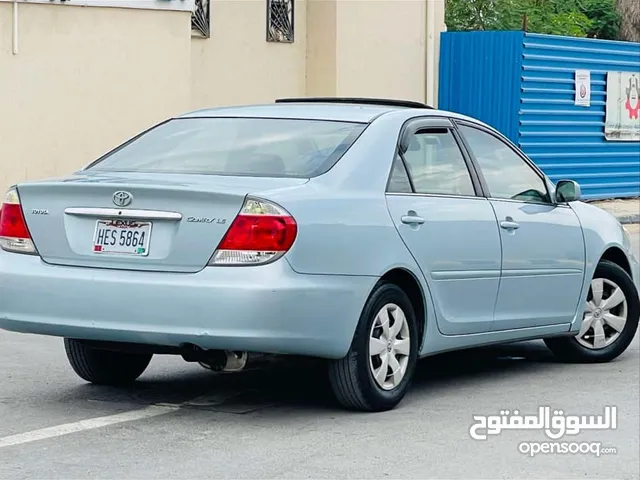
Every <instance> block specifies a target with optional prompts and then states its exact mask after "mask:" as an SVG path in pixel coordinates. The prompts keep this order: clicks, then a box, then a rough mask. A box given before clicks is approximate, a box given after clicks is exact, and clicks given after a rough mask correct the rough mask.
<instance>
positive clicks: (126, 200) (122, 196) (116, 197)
mask: <svg viewBox="0 0 640 480" xmlns="http://www.w3.org/2000/svg"><path fill="white" fill-rule="evenodd" d="M132 201H133V195H131V194H130V193H129V192H123V191H120V192H116V193H114V194H113V203H114V204H115V205H116V206H118V207H126V206H127V205H130V204H131V202H132Z"/></svg>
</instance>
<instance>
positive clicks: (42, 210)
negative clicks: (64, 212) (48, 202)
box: [31, 208, 49, 215]
mask: <svg viewBox="0 0 640 480" xmlns="http://www.w3.org/2000/svg"><path fill="white" fill-rule="evenodd" d="M31 215H49V210H47V209H46V208H34V209H32V210H31Z"/></svg>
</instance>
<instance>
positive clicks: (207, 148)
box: [87, 118, 367, 178]
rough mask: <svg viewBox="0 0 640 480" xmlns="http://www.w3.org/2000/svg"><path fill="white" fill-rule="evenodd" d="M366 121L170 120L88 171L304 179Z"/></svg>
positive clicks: (320, 169) (333, 158)
mask: <svg viewBox="0 0 640 480" xmlns="http://www.w3.org/2000/svg"><path fill="white" fill-rule="evenodd" d="M366 126H367V125H366V124H363V123H347V122H335V121H324V120H289V119H272V118H181V119H174V120H170V121H168V122H165V123H163V124H161V125H159V126H157V127H155V128H153V129H151V130H149V131H148V132H146V133H144V134H142V135H141V136H140V137H138V138H137V139H135V140H133V141H132V142H130V143H129V144H125V145H124V146H123V147H121V148H120V149H116V150H115V151H114V152H111V153H109V154H107V155H106V156H104V157H103V158H101V159H99V160H98V161H96V162H95V163H93V164H92V165H89V167H88V168H87V170H89V171H119V172H166V173H194V174H196V173H197V174H211V175H250V176H269V177H303V178H309V177H314V176H317V175H320V174H321V173H324V172H326V171H327V170H328V169H329V168H331V167H332V166H333V165H334V164H335V163H336V162H337V161H338V160H339V159H340V157H341V156H342V155H343V154H344V153H345V152H346V151H347V150H348V149H349V147H350V146H351V145H352V144H353V142H354V141H355V140H356V139H357V138H358V136H359V135H360V134H361V133H362V131H363V130H364V129H365V128H366Z"/></svg>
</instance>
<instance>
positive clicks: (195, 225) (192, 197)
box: [18, 173, 308, 273]
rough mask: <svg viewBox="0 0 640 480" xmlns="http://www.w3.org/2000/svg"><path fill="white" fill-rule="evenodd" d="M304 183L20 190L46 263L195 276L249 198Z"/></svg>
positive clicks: (117, 182) (152, 183) (156, 180)
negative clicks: (182, 273) (249, 196)
mask: <svg viewBox="0 0 640 480" xmlns="http://www.w3.org/2000/svg"><path fill="white" fill-rule="evenodd" d="M307 181H308V180H307V179H300V178H269V177H225V176H213V175H186V174H157V173H155V174H142V173H101V174H90V175H73V176H70V177H66V178H61V179H57V180H49V181H41V182H32V183H25V184H19V185H18V192H19V195H20V200H21V203H22V208H23V211H24V215H25V220H26V223H27V226H28V228H29V231H30V233H31V236H32V239H33V242H34V243H35V245H36V248H37V250H38V253H39V254H40V256H41V257H42V259H43V260H44V261H45V262H47V263H49V264H53V265H68V266H81V267H95V268H110V269H122V270H143V271H164V272H176V273H178V272H184V273H187V272H197V271H199V270H201V269H202V268H204V267H205V266H206V265H207V262H208V261H209V259H210V258H211V255H212V254H213V252H214V250H215V248H216V246H217V245H218V244H219V242H220V241H221V239H222V238H223V236H224V234H225V233H226V231H227V230H228V228H229V226H230V225H231V223H232V221H233V219H234V218H235V217H236V215H237V214H238V212H239V211H240V209H241V208H242V205H243V203H244V200H245V198H246V196H247V195H248V194H253V195H258V194H260V193H262V194H265V193H267V192H269V191H274V190H280V189H283V188H291V187H295V186H298V185H302V184H304V183H306V182H307Z"/></svg>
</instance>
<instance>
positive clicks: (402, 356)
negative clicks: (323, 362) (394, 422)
mask: <svg viewBox="0 0 640 480" xmlns="http://www.w3.org/2000/svg"><path fill="white" fill-rule="evenodd" d="M396 307H397V308H396ZM383 309H386V312H385V314H386V315H387V317H386V318H388V319H389V321H388V323H387V328H388V329H389V333H388V335H389V338H393V339H394V341H393V342H391V341H388V342H387V341H386V340H381V341H380V340H379V339H377V340H378V341H376V340H374V342H375V345H374V346H378V348H381V346H383V345H387V348H381V353H380V356H377V355H374V356H372V357H371V359H370V337H371V336H372V335H373V336H380V337H381V338H383V337H382V336H383V335H384V333H383V332H385V331H386V330H385V329H384V328H383V327H380V323H379V322H378V321H377V317H378V315H379V314H382V313H383ZM398 309H399V311H398ZM389 313H391V316H389ZM400 313H404V318H405V322H404V323H403V325H404V326H406V328H405V327H403V326H401V328H402V330H401V332H399V333H397V334H395V335H394V333H393V332H394V325H396V326H397V325H399V324H400V323H395V322H398V320H395V321H394V323H392V319H394V318H395V319H397V318H401V317H399V316H398V315H399V314H400ZM394 315H395V316H394ZM380 318H384V315H383V316H381V317H380ZM374 325H378V327H376V328H375V329H374ZM418 331H419V329H418V324H417V321H416V315H415V312H414V310H413V306H412V305H411V301H410V300H409V297H408V296H407V294H406V293H405V292H404V291H403V290H402V289H401V288H400V287H398V286H397V285H395V284H391V283H386V282H382V283H379V284H378V285H377V286H376V287H375V288H374V290H373V292H372V293H371V295H370V296H369V299H368V300H367V303H366V304H365V306H364V309H363V311H362V314H361V316H360V320H359V322H358V326H357V327H356V331H355V334H354V337H353V340H352V343H351V348H350V349H349V352H348V353H347V355H346V356H345V357H344V358H342V359H340V360H334V361H331V362H330V365H329V380H330V384H331V389H332V391H333V393H334V396H335V398H336V400H337V401H338V402H339V403H340V404H341V405H342V406H343V407H345V408H348V409H350V410H359V411H364V412H381V411H386V410H391V409H393V408H395V407H396V405H398V403H400V401H401V400H402V399H403V398H404V396H405V394H406V393H407V390H408V389H409V385H410V383H411V380H412V378H413V374H414V372H415V368H416V363H417V360H418V345H419V343H420V342H419V339H418ZM407 337H408V338H407ZM384 338H385V339H386V338H387V337H384ZM385 342H386V343H385ZM396 348H397V350H396ZM407 349H408V351H407ZM400 351H402V353H398V352H400ZM385 353H386V358H387V361H388V362H391V363H392V364H395V365H396V369H395V371H398V372H401V371H402V369H403V368H404V372H405V373H404V376H402V377H401V380H399V379H400V377H395V376H393V375H389V381H388V382H387V383H385V382H383V384H384V385H385V386H384V387H383V386H381V385H380V383H379V382H378V381H376V379H375V378H374V373H373V371H372V370H373V369H374V368H375V367H377V371H378V372H385V373H384V374H382V373H381V374H380V375H379V376H378V378H380V379H382V378H383V377H385V378H386V377H387V374H386V372H388V371H392V370H393V369H391V370H388V369H384V364H383V362H384V360H383V357H384V355H385ZM406 353H408V354H406ZM392 356H393V358H395V359H396V360H395V361H393V360H391V358H392ZM394 378H397V380H398V381H394Z"/></svg>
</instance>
